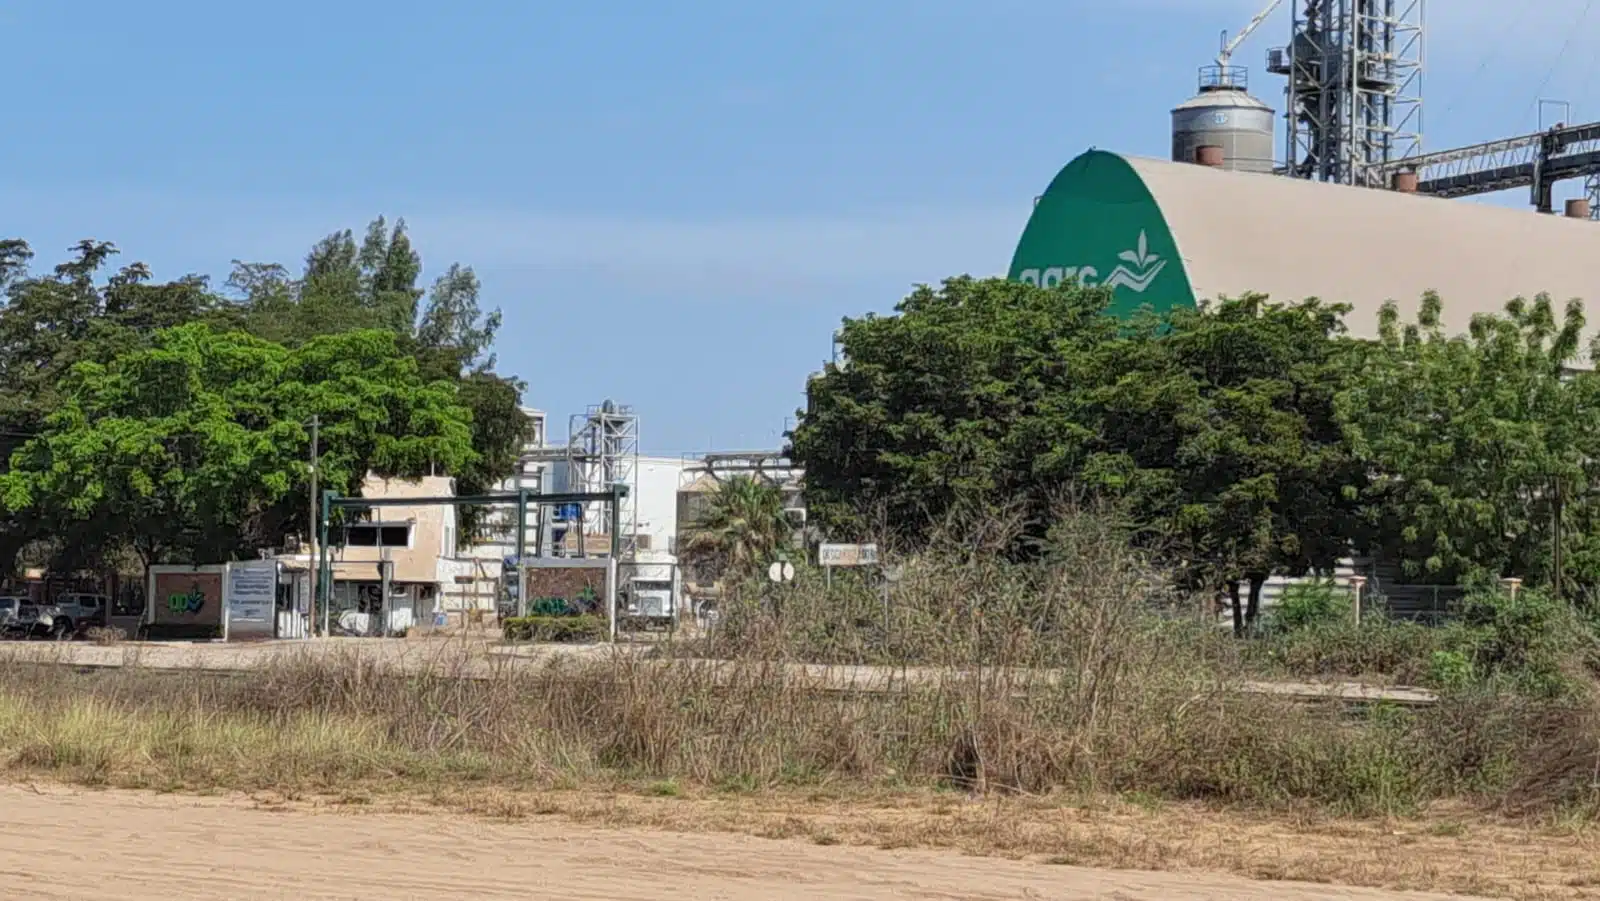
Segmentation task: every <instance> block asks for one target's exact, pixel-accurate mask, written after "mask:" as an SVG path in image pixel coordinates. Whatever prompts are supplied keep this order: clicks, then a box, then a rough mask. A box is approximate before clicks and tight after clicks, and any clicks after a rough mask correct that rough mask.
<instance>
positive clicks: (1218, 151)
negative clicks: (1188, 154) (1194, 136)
mask: <svg viewBox="0 0 1600 901" xmlns="http://www.w3.org/2000/svg"><path fill="white" fill-rule="evenodd" d="M1222 160H1223V157H1222V148H1221V147H1218V146H1217V145H1215V144H1201V145H1200V146H1199V147H1196V148H1195V149H1194V161H1195V162H1196V163H1199V164H1200V165H1202V166H1208V167H1210V168H1212V169H1221V168H1222Z"/></svg>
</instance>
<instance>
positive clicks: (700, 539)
mask: <svg viewBox="0 0 1600 901" xmlns="http://www.w3.org/2000/svg"><path fill="white" fill-rule="evenodd" d="M792 532H793V528H792V527H791V526H790V525H789V520H788V518H787V517H785V516H784V513H783V493H782V491H780V490H779V489H778V487H777V486H775V485H771V484H769V483H767V482H764V481H761V480H759V479H756V478H753V477H750V476H734V477H732V478H730V479H728V480H727V481H725V482H723V483H722V484H721V485H720V486H719V487H718V488H717V491H716V493H715V494H713V495H712V498H711V503H710V505H709V509H707V511H706V514H705V516H704V518H703V519H701V520H700V521H698V522H696V523H694V524H693V527H692V529H691V530H690V531H689V536H688V538H687V539H686V540H685V541H684V549H683V550H684V556H685V557H686V558H687V559H688V561H689V563H690V565H691V566H694V567H696V568H697V569H700V570H702V571H704V572H708V573H711V574H714V575H715V576H717V577H720V578H726V579H730V580H733V581H739V580H742V579H745V578H748V577H750V576H751V575H753V574H755V573H756V572H758V571H759V570H760V568H761V567H763V566H765V565H767V564H768V563H770V562H772V561H773V560H774V559H776V558H777V556H778V552H779V549H780V548H782V547H783V546H784V545H785V544H786V543H787V541H788V538H789V536H790V534H792Z"/></svg>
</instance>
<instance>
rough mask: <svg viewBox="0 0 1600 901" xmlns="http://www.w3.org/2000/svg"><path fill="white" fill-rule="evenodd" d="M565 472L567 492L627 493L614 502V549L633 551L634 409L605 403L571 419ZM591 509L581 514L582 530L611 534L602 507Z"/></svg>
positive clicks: (636, 474)
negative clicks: (617, 533)
mask: <svg viewBox="0 0 1600 901" xmlns="http://www.w3.org/2000/svg"><path fill="white" fill-rule="evenodd" d="M567 473H568V476H567V478H568V482H569V484H568V486H567V490H569V491H590V492H606V491H610V490H611V489H612V487H613V486H618V485H620V486H624V487H626V488H627V489H628V491H627V494H625V495H624V496H623V497H622V499H621V500H620V501H619V502H618V504H617V521H618V522H617V525H618V530H619V531H620V532H621V535H620V536H618V546H619V547H620V548H621V550H622V551H623V552H624V553H627V552H629V551H632V550H633V549H634V546H635V544H636V543H637V542H636V538H637V535H638V524H639V518H638V493H639V486H638V484H637V482H638V477H639V417H638V416H637V415H636V414H635V413H634V412H633V408H632V407H626V406H622V405H619V404H614V403H612V402H611V401H609V400H608V401H606V402H605V403H603V404H600V405H598V406H592V407H590V408H589V409H588V411H587V412H585V413H580V414H576V415H574V416H573V417H572V419H571V422H570V424H569V427H568V440H567ZM589 507H590V508H589V509H586V510H584V511H583V514H584V529H583V530H584V532H586V533H588V534H598V533H599V532H601V531H602V530H609V528H610V524H609V523H608V522H607V521H606V517H605V515H604V514H605V510H604V505H602V504H590V505H589ZM580 540H581V539H580ZM580 547H581V545H580Z"/></svg>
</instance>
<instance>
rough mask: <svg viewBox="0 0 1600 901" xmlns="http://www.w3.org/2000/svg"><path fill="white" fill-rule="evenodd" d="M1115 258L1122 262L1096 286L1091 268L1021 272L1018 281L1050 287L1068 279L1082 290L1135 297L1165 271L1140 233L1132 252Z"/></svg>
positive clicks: (1052, 267) (1065, 267) (1067, 267)
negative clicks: (1118, 290)
mask: <svg viewBox="0 0 1600 901" xmlns="http://www.w3.org/2000/svg"><path fill="white" fill-rule="evenodd" d="M1117 259H1119V260H1121V261H1122V262H1121V263H1118V264H1117V268H1115V269H1113V270H1111V274H1110V275H1108V276H1106V279H1105V281H1103V282H1099V283H1096V282H1094V281H1092V279H1094V278H1096V277H1097V276H1099V274H1100V273H1099V271H1098V270H1096V269H1095V268H1094V267H1093V266H1051V267H1050V268H1048V269H1045V270H1043V271H1041V270H1038V269H1024V270H1022V272H1021V273H1020V275H1019V276H1018V280H1019V281H1024V282H1027V283H1028V284H1030V285H1039V286H1042V287H1045V288H1053V287H1055V286H1056V285H1059V284H1061V283H1062V282H1064V281H1066V280H1067V279H1069V278H1073V277H1076V278H1077V279H1078V282H1079V284H1082V285H1083V286H1084V287H1089V288H1092V287H1095V286H1096V285H1097V284H1098V285H1099V286H1100V287H1106V288H1127V289H1128V290H1130V291H1132V292H1133V293H1135V294H1143V293H1144V292H1146V291H1148V290H1149V289H1150V286H1151V285H1152V284H1155V280H1156V276H1158V275H1160V274H1161V270H1163V269H1165V268H1167V261H1166V260H1164V259H1162V258H1161V255H1160V254H1156V253H1151V252H1150V242H1149V239H1148V238H1147V236H1146V235H1145V233H1144V231H1143V230H1141V231H1140V232H1139V240H1138V243H1137V244H1135V245H1134V247H1133V249H1132V250H1124V251H1123V252H1121V253H1119V254H1117ZM1130 267H1131V268H1130Z"/></svg>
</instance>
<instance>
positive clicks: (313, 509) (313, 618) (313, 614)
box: [306, 413, 322, 638]
mask: <svg viewBox="0 0 1600 901" xmlns="http://www.w3.org/2000/svg"><path fill="white" fill-rule="evenodd" d="M321 429H322V418H321V417H319V416H318V415H317V414H315V413H313V414H311V500H310V509H309V510H308V511H307V512H308V513H309V514H310V516H309V519H308V521H307V523H306V525H307V526H308V528H307V529H306V565H308V566H309V565H310V564H311V561H312V560H313V559H314V557H315V554H314V551H315V549H316V542H317V532H318V531H319V530H318V528H317V504H318V503H319V502H320V501H321V495H319V494H318V493H317V439H318V438H319V437H321V436H320V432H321ZM312 585H313V587H312V589H311V599H310V604H308V605H307V607H306V633H307V635H306V637H307V638H309V637H311V634H310V633H312V632H315V631H316V627H317V605H318V602H319V600H320V598H318V595H319V594H321V593H322V567H321V566H318V567H317V578H316V581H315V582H313V583H312Z"/></svg>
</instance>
